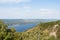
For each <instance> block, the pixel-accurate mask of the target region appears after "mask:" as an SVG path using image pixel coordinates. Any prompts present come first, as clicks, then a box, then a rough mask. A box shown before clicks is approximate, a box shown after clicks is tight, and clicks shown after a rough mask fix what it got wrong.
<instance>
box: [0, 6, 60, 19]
mask: <svg viewBox="0 0 60 40" xmlns="http://www.w3.org/2000/svg"><path fill="white" fill-rule="evenodd" d="M27 10H29V11H27ZM4 18H5V19H60V10H56V9H39V10H32V11H31V10H30V7H23V8H0V19H4Z"/></svg>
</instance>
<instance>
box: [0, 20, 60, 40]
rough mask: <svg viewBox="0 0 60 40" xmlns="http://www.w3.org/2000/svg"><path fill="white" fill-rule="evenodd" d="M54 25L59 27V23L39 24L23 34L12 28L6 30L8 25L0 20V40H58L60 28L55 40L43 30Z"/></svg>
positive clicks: (59, 38)
mask: <svg viewBox="0 0 60 40" xmlns="http://www.w3.org/2000/svg"><path fill="white" fill-rule="evenodd" d="M55 24H59V25H60V21H56V22H48V23H41V24H39V25H37V26H36V27H35V28H32V29H30V30H27V31H25V32H16V30H15V29H14V28H10V29H8V28H7V27H8V25H6V24H4V22H3V21H1V20H0V40H60V28H59V29H58V32H57V38H55V37H53V36H49V32H46V31H45V29H47V28H49V29H50V28H52V27H53V25H55ZM47 31H49V30H47Z"/></svg>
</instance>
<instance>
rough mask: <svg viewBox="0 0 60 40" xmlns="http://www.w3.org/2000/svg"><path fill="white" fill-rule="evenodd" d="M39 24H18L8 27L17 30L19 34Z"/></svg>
mask: <svg viewBox="0 0 60 40" xmlns="http://www.w3.org/2000/svg"><path fill="white" fill-rule="evenodd" d="M36 25H37V23H31V24H17V25H12V26H8V28H12V27H13V28H15V29H16V31H17V32H23V31H26V30H28V29H30V28H32V27H35V26H36Z"/></svg>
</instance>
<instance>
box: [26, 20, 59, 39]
mask: <svg viewBox="0 0 60 40" xmlns="http://www.w3.org/2000/svg"><path fill="white" fill-rule="evenodd" d="M25 33H29V36H30V35H31V37H32V36H33V38H34V39H32V40H60V20H59V21H54V22H47V23H41V24H39V25H37V26H36V27H35V28H31V29H29V30H27V31H26V32H25Z"/></svg>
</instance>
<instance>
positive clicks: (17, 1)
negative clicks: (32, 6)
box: [0, 0, 31, 3]
mask: <svg viewBox="0 0 60 40" xmlns="http://www.w3.org/2000/svg"><path fill="white" fill-rule="evenodd" d="M30 1H31V0H0V3H9V2H16V3H19V2H30Z"/></svg>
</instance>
